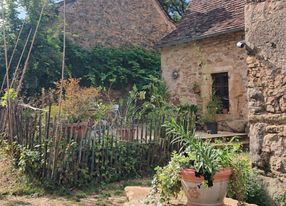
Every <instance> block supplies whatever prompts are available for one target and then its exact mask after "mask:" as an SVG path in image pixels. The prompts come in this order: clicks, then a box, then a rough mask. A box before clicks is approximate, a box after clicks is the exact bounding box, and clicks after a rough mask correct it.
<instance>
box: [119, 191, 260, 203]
mask: <svg viewBox="0 0 286 206" xmlns="http://www.w3.org/2000/svg"><path fill="white" fill-rule="evenodd" d="M150 190H151V188H150V187H126V188H125V194H126V196H127V199H128V202H126V203H125V204H124V206H145V204H144V201H145V199H146V197H147V195H148V194H149V192H150ZM186 203H187V199H186V197H185V196H184V195H180V196H179V197H178V199H176V200H171V202H170V205H172V206H185V205H186ZM225 206H239V204H238V201H236V200H233V199H230V198H226V199H225ZM245 206H257V205H254V204H246V205H245Z"/></svg>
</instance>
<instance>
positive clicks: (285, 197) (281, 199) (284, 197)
mask: <svg viewBox="0 0 286 206" xmlns="http://www.w3.org/2000/svg"><path fill="white" fill-rule="evenodd" d="M275 200H276V201H277V202H279V203H285V202H286V191H285V192H284V193H283V194H280V195H277V196H276V198H275Z"/></svg>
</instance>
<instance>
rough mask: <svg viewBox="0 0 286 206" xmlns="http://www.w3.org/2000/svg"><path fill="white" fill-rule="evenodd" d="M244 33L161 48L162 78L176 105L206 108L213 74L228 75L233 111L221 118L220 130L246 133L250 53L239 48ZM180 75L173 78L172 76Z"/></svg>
mask: <svg viewBox="0 0 286 206" xmlns="http://www.w3.org/2000/svg"><path fill="white" fill-rule="evenodd" d="M244 38H245V36H244V32H243V31H242V32H234V33H228V34H224V35H220V36H216V37H212V38H207V39H203V40H199V41H194V42H191V43H184V44H178V45H177V46H170V47H164V48H162V49H161V58H162V60H161V62H162V76H163V78H164V80H165V81H166V83H167V85H168V88H169V91H170V93H171V96H172V100H173V102H181V103H191V104H196V105H198V106H199V107H200V108H201V109H202V110H204V109H205V108H206V105H207V104H208V102H209V100H210V96H211V92H212V77H211V74H213V73H220V72H228V76H229V99H230V108H229V109H230V110H229V113H228V114H220V115H218V121H219V125H220V129H223V130H226V131H233V132H244V131H245V129H246V122H247V113H248V110H247V95H246V89H247V87H246V85H247V70H246V63H245V59H246V54H245V51H244V50H242V49H239V48H237V47H236V46H235V45H236V43H237V42H238V41H240V40H242V39H244ZM174 71H178V72H179V78H178V79H173V77H172V73H173V72H174Z"/></svg>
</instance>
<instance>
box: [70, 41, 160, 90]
mask: <svg viewBox="0 0 286 206" xmlns="http://www.w3.org/2000/svg"><path fill="white" fill-rule="evenodd" d="M66 63H67V65H68V68H69V70H70V73H71V74H72V75H73V76H74V77H76V78H79V77H80V78H82V81H81V84H82V85H84V86H97V87H98V86H102V87H112V88H115V89H124V88H126V87H128V86H132V85H134V84H136V85H137V86H138V89H139V90H141V89H142V87H143V86H144V85H148V84H149V80H148V77H149V76H150V75H151V76H154V77H158V78H159V77H160V67H161V65H160V55H159V54H158V53H157V52H154V51H148V50H145V49H143V48H140V47H129V48H128V47H124V48H123V47H122V48H104V47H99V46H97V47H95V48H93V49H92V50H86V49H83V48H81V47H79V46H76V45H75V44H73V43H71V42H69V43H68V47H67V62H66Z"/></svg>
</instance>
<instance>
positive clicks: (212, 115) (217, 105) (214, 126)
mask: <svg viewBox="0 0 286 206" xmlns="http://www.w3.org/2000/svg"><path fill="white" fill-rule="evenodd" d="M219 111H221V101H220V100H219V98H218V97H217V96H216V95H212V96H211V99H210V101H209V102H208V104H207V107H206V113H205V114H204V115H203V122H204V123H205V125H206V128H207V131H208V133H210V134H217V132H218V123H217V114H218V112H219Z"/></svg>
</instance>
